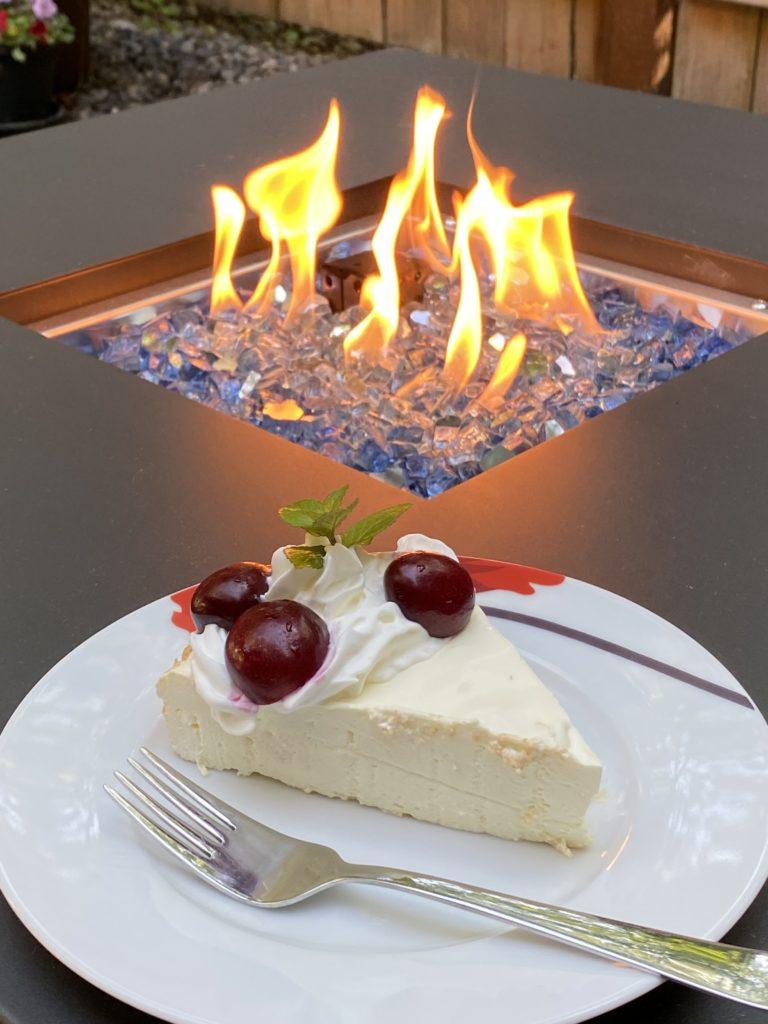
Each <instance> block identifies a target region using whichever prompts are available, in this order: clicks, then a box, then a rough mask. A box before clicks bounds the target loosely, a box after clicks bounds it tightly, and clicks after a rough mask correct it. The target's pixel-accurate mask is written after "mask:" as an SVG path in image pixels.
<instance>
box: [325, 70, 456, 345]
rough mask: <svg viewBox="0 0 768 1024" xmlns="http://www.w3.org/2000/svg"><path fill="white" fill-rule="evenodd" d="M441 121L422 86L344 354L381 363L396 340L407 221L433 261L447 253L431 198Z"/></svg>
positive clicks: (439, 108) (434, 97)
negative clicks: (400, 243)
mask: <svg viewBox="0 0 768 1024" xmlns="http://www.w3.org/2000/svg"><path fill="white" fill-rule="evenodd" d="M445 116H446V106H445V100H444V99H443V98H442V96H439V95H438V94H437V93H436V92H433V91H432V89H429V88H428V87H427V86H424V87H422V88H421V89H419V93H418V96H417V97H416V109H415V111H414V117H413V146H412V148H411V155H410V157H409V160H408V166H407V167H406V169H405V171H402V172H401V173H400V174H398V175H397V177H396V178H395V179H394V180H393V182H392V184H391V185H390V187H389V194H388V196H387V204H386V206H385V208H384V213H383V215H382V217H381V220H380V221H379V225H378V227H377V228H376V232H375V234H374V236H373V240H372V242H371V248H372V249H373V254H374V256H375V257H376V266H377V268H378V273H377V274H371V275H370V276H369V277H367V278H366V279H365V281H364V282H363V287H362V290H361V292H360V303H361V305H362V306H363V307H364V308H365V309H367V310H368V315H367V316H366V317H365V319H363V320H362V321H361V322H360V323H359V324H358V325H357V326H356V327H355V328H353V330H351V331H350V332H349V334H348V335H347V337H346V339H345V341H344V352H345V353H346V355H347V357H349V356H351V355H355V356H365V357H367V358H369V359H371V360H374V361H375V360H376V359H380V358H381V357H382V356H383V355H385V354H386V351H387V347H388V345H389V343H390V341H391V340H392V338H393V337H394V336H395V333H396V331H397V327H398V324H399V322H400V281H399V275H398V269H397V263H396V259H395V246H396V245H397V239H398V236H399V234H400V230H401V228H402V226H403V222H404V221H405V219H406V217H408V216H409V215H411V214H412V215H413V216H414V218H415V221H416V223H415V225H414V226H412V231H413V233H414V236H415V237H416V238H418V240H419V243H420V245H421V246H422V248H424V249H425V251H426V252H428V253H430V254H431V256H432V258H433V259H435V258H436V257H435V256H434V253H435V252H441V251H443V252H444V253H446V254H447V253H448V243H447V241H446V238H445V229H444V227H443V222H442V218H441V216H440V210H439V207H438V205H437V196H436V193H435V140H436V138H437V132H438V129H439V128H440V125H441V124H442V122H443V119H444V118H445Z"/></svg>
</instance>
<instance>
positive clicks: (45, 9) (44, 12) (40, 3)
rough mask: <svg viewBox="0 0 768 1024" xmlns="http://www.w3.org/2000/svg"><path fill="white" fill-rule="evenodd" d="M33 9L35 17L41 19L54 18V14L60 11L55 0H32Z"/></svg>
mask: <svg viewBox="0 0 768 1024" xmlns="http://www.w3.org/2000/svg"><path fill="white" fill-rule="evenodd" d="M32 10H33V11H34V14H35V17H36V18H40V20H41V21H42V20H44V19H45V18H52V17H53V16H54V14H58V13H59V8H58V7H57V6H56V4H55V3H54V0H32Z"/></svg>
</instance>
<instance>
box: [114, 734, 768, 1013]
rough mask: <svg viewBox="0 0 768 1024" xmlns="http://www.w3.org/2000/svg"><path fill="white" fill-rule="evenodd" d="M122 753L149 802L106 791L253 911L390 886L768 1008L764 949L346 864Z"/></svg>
mask: <svg viewBox="0 0 768 1024" xmlns="http://www.w3.org/2000/svg"><path fill="white" fill-rule="evenodd" d="M141 753H142V754H143V755H144V758H145V759H146V761H147V762H148V765H150V766H151V767H148V765H147V764H143V763H140V762H139V761H137V760H135V759H134V758H128V762H129V764H130V765H131V767H132V768H133V769H134V770H135V771H136V772H137V773H138V775H139V776H140V777H141V778H142V779H143V780H144V781H145V782H147V783H149V785H150V786H151V787H152V789H154V790H155V791H156V792H157V794H158V796H159V797H160V798H161V799H156V798H155V797H154V796H152V795H150V793H148V792H146V790H145V789H143V788H142V787H141V786H140V785H138V784H137V783H136V782H134V781H132V780H131V779H129V778H128V777H127V776H126V775H124V774H123V773H122V772H115V776H116V778H117V779H118V780H119V781H120V782H121V783H122V784H123V786H125V787H126V789H127V790H128V791H129V792H130V793H132V794H133V796H134V797H136V799H137V800H139V801H140V802H141V803H142V804H143V805H144V807H145V808H146V810H147V812H148V813H145V812H144V811H142V810H140V809H139V807H137V806H136V805H135V804H134V803H132V802H131V801H130V800H128V799H127V798H126V797H125V796H123V795H122V793H120V792H118V791H117V790H116V789H114V788H113V787H112V786H105V787H104V788H105V789H106V791H107V793H109V795H110V796H111V797H112V799H113V800H115V801H117V803H118V804H119V805H120V807H122V808H123V810H124V811H126V812H127V813H128V814H130V816H131V817H132V818H133V819H134V820H135V821H136V822H138V824H139V825H141V827H142V828H143V829H145V830H146V831H147V832H148V833H149V834H150V835H151V836H153V837H154V838H155V839H156V840H157V841H158V842H159V843H161V844H162V845H163V846H164V847H165V848H166V850H169V851H170V852H171V853H172V854H173V855H174V856H176V857H178V858H179V860H181V861H182V862H183V863H184V864H185V865H186V866H187V867H188V868H189V869H190V870H192V871H194V872H195V874H197V875H199V876H200V878H202V879H203V881H205V882H208V884H209V885H212V886H214V887H215V888H216V889H220V890H221V891H222V892H224V893H226V894H227V895H228V896H233V897H234V898H235V899H238V900H243V901H244V902H245V903H250V904H252V905H253V906H256V907H268V908H276V907H286V906H288V905H289V904H291V903H297V902H298V901H299V900H303V899H306V898H307V897H308V896H312V895H314V893H317V892H320V891H321V890H323V889H327V888H329V887H330V886H332V885H338V884H339V883H341V882H362V883H365V884H367V885H380V886H387V887H389V888H391V889H400V890H402V891H404V892H409V893H413V894H414V895H418V896H426V897H428V898H429V899H432V900H438V901H439V902H441V903H448V904H450V905H452V906H454V907H461V908H462V909H464V910H472V911H475V913H478V914H484V915H485V916H486V917H492V918H495V919H496V920H500V921H506V922H508V923H510V924H515V925H520V926H522V927H523V928H528V929H530V930H531V931H534V932H538V933H539V934H541V935H546V936H548V937H549V938H552V939H557V940H558V941H560V942H564V943H567V944H568V945H571V946H577V947H578V948H579V949H583V950H588V951H589V952H590V953H596V954H597V955H598V956H603V957H608V958H609V959H611V960H615V961H620V962H621V963H625V964H630V965H631V966H633V967H639V968H641V969H642V970H645V971H650V972H653V973H655V974H659V975H661V976H662V977H665V978H670V979H672V980H673V981H679V982H682V983H683V984H685V985H691V986H693V987H694V988H698V989H703V990H704V991H706V992H711V993H713V994H715V995H719V996H725V997H726V998H728V999H733V1000H735V1001H736V1002H739V1003H746V1004H747V1005H749V1006H757V1007H760V1008H762V1009H768V952H762V951H760V950H753V949H743V948H740V947H739V946H727V945H725V944H723V943H719V942H706V941H704V940H701V939H694V938H688V937H686V936H683V935H674V934H672V933H670V932H663V931H658V930H656V929H654V928H645V927H643V926H641V925H635V924H627V923H625V922H622V921H613V920H611V919H609V918H605V917H596V916H594V915H592V914H585V913H582V912H581V911H576V910H567V909H566V908H564V907H555V906H550V905H548V904H546V903H539V902H536V901H534V900H527V899H521V898H519V897H517V896H510V895H507V894H506V893H502V892H493V891H491V890H489V889H480V888H477V887H475V886H472V885H463V884H462V883H460V882H451V881H449V880H448V879H445V878H435V877H433V876H432V875H423V874H420V873H418V872H411V871H401V870H397V869H394V868H387V867H377V866H374V865H369V864H348V863H347V862H346V861H344V860H342V858H341V857H340V856H339V854H338V853H336V851H335V850H332V849H330V848H329V847H327V846H319V845H318V844H316V843H308V842H304V841H302V840H300V839H293V838H292V837H291V836H286V835H283V833H282V832H276V831H275V830H274V829H271V828H268V827H267V826H266V825H262V824H261V823H260V822H258V821H254V820H253V819H252V818H249V817H247V816H246V815H245V814H242V813H241V812H240V811H237V810H235V808H234V807H230V806H229V804H226V803H224V802H223V801H222V800H219V799H217V798H216V797H214V796H213V795H212V794H210V793H208V792H206V791H205V790H204V789H201V788H200V787H199V786H197V785H195V784H194V783H193V782H191V781H190V780H189V779H188V778H187V777H186V776H184V775H181V774H179V773H178V772H177V771H175V770H174V769H173V768H171V766H170V765H168V764H166V763H165V761H162V760H161V759H160V758H159V757H158V756H157V755H156V754H153V753H152V751H150V750H147V749H146V747H142V748H141Z"/></svg>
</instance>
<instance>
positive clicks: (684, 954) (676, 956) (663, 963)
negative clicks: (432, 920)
mask: <svg viewBox="0 0 768 1024" xmlns="http://www.w3.org/2000/svg"><path fill="white" fill-rule="evenodd" d="M348 868H349V871H348V872H347V871H346V870H345V872H344V879H345V880H347V881H351V882H363V883H368V884H371V885H382V886H387V887H389V888H392V889H400V890H402V891H404V892H410V893H414V894H416V895H419V896H427V897H428V898H429V899H433V900H438V901H439V902H441V903H448V904H450V905H451V906H454V907H462V908H463V909H464V910H473V911H475V912H476V913H479V914H485V915H486V916H487V917H493V918H496V919H497V920H499V921H508V922H510V923H511V924H516V925H520V926H521V927H523V928H528V929H530V930H531V931H534V932H538V933H539V934H541V935H546V936H548V937H549V938H552V939H557V940H559V941H560V942H564V943H567V944H568V945H571V946H577V947H578V948H579V949H585V950H588V951H589V952H590V953H596V954H597V955H598V956H603V957H607V958H609V959H611V960H617V961H620V962H621V963H625V964H630V965H631V966H633V967H639V968H641V969H642V970H644V971H651V972H653V973H655V974H659V975H661V976H662V977H664V978H671V979H672V980H673V981H679V982H682V983H683V984H684V985H691V986H692V987H693V988H698V989H702V990H703V991H705V992H711V993H713V994H714V995H718V996H724V997H725V998H726V999H733V1000H735V1001H736V1002H739V1003H746V1004H747V1005H749V1006H756V1007H760V1008H762V1009H768V952H762V951H760V950H755V949H743V948H742V947H740V946H728V945H725V944H724V943H721V942H707V941H705V940H703V939H693V938H688V937H687V936H684V935H675V934H674V933H671V932H664V931H658V930H657V929H655V928H645V927H642V926H641V925H634V924H627V923H626V922H622V921H613V920H611V919H610V918H606V917H597V916H595V915H593V914H585V913H583V912H582V911H578V910H567V909H566V908H564V907H556V906H551V905H549V904H546V903H539V902H537V901H535V900H526V899H520V898H518V897H517V896H509V895H507V894H506V893H502V892H494V891H493V890H491V889H480V888H477V887H476V886H472V885H462V884H461V883H459V882H451V881H449V880H448V879H445V878H435V877H434V876H431V875H420V874H413V873H409V872H406V871H397V870H394V869H392V868H384V867H375V866H372V865H371V866H369V865H363V864H351V865H348Z"/></svg>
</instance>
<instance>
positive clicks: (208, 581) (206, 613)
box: [191, 562, 270, 632]
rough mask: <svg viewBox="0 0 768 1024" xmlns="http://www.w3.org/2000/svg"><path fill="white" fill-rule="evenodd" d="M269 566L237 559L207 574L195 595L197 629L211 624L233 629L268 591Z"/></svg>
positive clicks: (200, 629) (193, 612)
mask: <svg viewBox="0 0 768 1024" xmlns="http://www.w3.org/2000/svg"><path fill="white" fill-rule="evenodd" d="M269 572H270V569H269V566H268V565H261V564H260V563H259V562H235V564H234V565H226V566H225V567H224V568H223V569H217V570H216V572H212V573H211V575H210V576H206V577H205V579H204V580H203V582H202V583H200V584H199V585H198V587H197V589H196V590H195V592H194V594H193V595H192V604H191V610H192V618H193V619H194V621H195V625H196V626H197V630H198V632H202V630H203V629H204V628H205V627H206V626H207V625H208V624H209V623H213V624H214V625H216V626H223V627H224V629H230V628H231V626H232V624H233V622H234V621H235V619H236V618H238V616H240V615H242V614H243V612H244V611H245V610H246V608H250V607H251V606H252V605H254V604H258V602H259V601H260V600H261V598H262V597H263V596H264V594H266V592H267V586H268V576H269Z"/></svg>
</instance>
